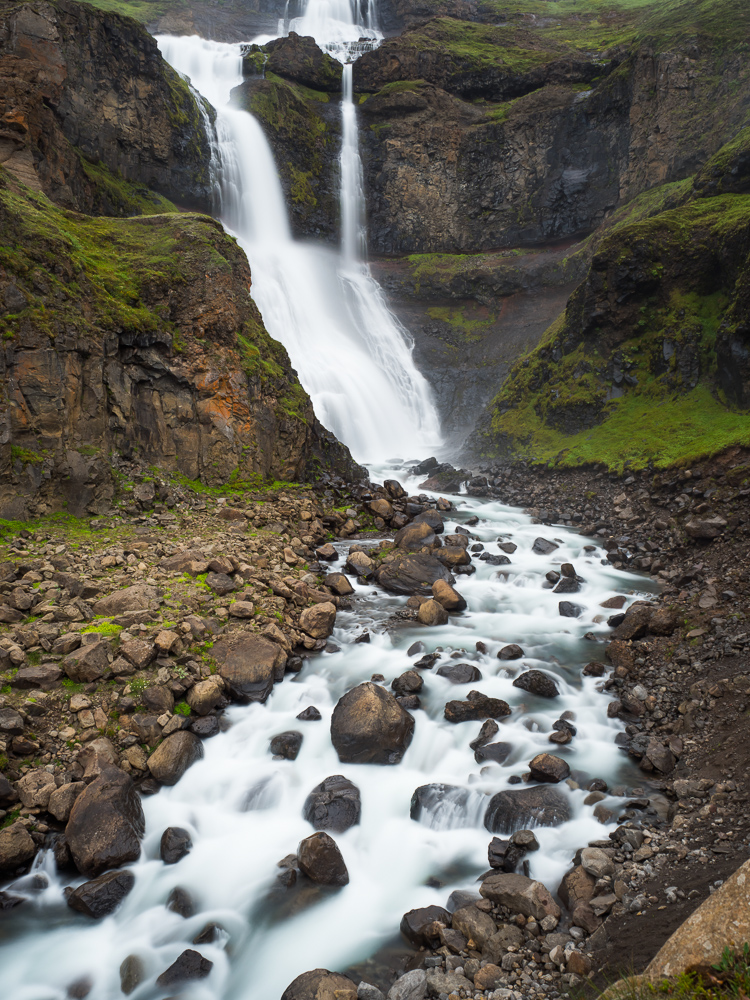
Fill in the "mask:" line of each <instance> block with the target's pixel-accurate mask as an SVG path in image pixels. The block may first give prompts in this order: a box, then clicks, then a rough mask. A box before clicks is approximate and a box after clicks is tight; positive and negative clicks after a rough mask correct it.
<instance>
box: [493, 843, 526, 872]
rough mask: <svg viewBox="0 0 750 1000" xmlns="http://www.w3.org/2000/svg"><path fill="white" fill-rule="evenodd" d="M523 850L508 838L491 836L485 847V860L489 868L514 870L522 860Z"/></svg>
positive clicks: (506, 870) (505, 870)
mask: <svg viewBox="0 0 750 1000" xmlns="http://www.w3.org/2000/svg"><path fill="white" fill-rule="evenodd" d="M524 854H525V851H524V850H523V848H521V847H519V846H518V845H517V844H514V843H513V842H512V841H510V840H501V839H500V838H499V837H493V838H492V840H491V841H490V843H489V846H488V847H487V860H488V862H489V865H490V868H500V869H502V871H504V872H514V871H515V870H516V868H518V864H519V862H520V861H521V860H523V856H524Z"/></svg>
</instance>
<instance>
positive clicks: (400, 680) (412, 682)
mask: <svg viewBox="0 0 750 1000" xmlns="http://www.w3.org/2000/svg"><path fill="white" fill-rule="evenodd" d="M423 687H424V681H423V680H422V675H421V674H420V673H418V672H417V671H416V670H406V671H405V672H404V673H403V674H401V675H400V676H399V677H396V678H395V680H393V681H391V688H392V689H393V691H394V693H395V694H396V695H410V694H419V692H420V691H421V690H422V688H423Z"/></svg>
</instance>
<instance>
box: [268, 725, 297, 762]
mask: <svg viewBox="0 0 750 1000" xmlns="http://www.w3.org/2000/svg"><path fill="white" fill-rule="evenodd" d="M301 746H302V733H298V732H296V731H295V730H293V729H292V730H289V732H286V733H279V734H278V736H274V737H272V739H271V742H270V744H269V749H270V751H271V753H272V754H275V755H277V756H279V757H283V758H284V759H285V760H296V759H297V755H298V754H299V751H300V747H301Z"/></svg>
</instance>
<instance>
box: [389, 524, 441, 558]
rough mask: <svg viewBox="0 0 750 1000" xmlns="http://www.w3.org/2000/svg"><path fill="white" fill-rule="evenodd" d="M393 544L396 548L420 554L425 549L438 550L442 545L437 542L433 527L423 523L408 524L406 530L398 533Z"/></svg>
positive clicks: (402, 529) (403, 529)
mask: <svg viewBox="0 0 750 1000" xmlns="http://www.w3.org/2000/svg"><path fill="white" fill-rule="evenodd" d="M441 528H442V524H441ZM393 544H394V545H395V546H396V548H398V549H404V550H405V551H407V552H419V551H420V549H423V548H429V549H433V548H436V547H437V546H439V544H440V543H439V542H438V541H437V539H436V537H435V532H434V531H433V529H432V527H431V525H429V524H427V523H426V522H425V521H422V522H417V523H412V524H407V525H406V527H405V528H401V530H400V531H397V532H396V535H395V537H394V539H393Z"/></svg>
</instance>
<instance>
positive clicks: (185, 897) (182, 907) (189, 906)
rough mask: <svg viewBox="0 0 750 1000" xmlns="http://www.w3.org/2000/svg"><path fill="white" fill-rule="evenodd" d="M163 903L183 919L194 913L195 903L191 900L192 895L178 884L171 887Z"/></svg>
mask: <svg viewBox="0 0 750 1000" xmlns="http://www.w3.org/2000/svg"><path fill="white" fill-rule="evenodd" d="M164 905H165V906H166V908H167V909H168V910H170V911H171V912H172V913H176V914H177V915H178V916H180V917H182V918H183V919H184V920H187V919H188V918H189V917H192V916H193V914H194V913H195V903H194V901H193V897H192V896H191V895H190V893H189V892H188V891H187V890H186V889H183V888H181V886H179V885H176V886H175V887H174V889H172V891H171V892H170V894H169V896H168V897H167V901H166V903H165V904H164Z"/></svg>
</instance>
